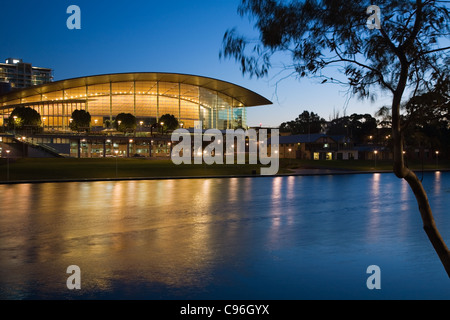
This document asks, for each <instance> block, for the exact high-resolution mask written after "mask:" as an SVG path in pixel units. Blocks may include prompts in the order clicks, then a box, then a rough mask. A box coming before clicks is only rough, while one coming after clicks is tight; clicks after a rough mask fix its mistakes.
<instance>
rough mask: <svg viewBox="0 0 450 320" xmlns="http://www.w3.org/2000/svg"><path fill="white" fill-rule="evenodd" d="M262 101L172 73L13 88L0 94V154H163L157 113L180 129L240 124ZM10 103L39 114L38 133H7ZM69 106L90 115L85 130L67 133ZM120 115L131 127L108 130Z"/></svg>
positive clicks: (166, 146) (166, 145) (165, 138)
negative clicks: (123, 130)
mask: <svg viewBox="0 0 450 320" xmlns="http://www.w3.org/2000/svg"><path fill="white" fill-rule="evenodd" d="M270 104H272V102H270V101H269V100H267V99H266V98H264V97H263V96H261V95H259V94H257V93H255V92H253V91H251V90H248V89H246V88H244V87H241V86H239V85H236V84H233V83H230V82H226V81H221V80H217V79H213V78H208V77H202V76H196V75H186V74H177V73H151V72H145V73H144V72H139V73H117V74H105V75H94V76H86V77H80V78H73V79H67V80H60V81H54V82H48V83H44V84H39V85H33V86H29V87H26V88H13V89H12V90H11V91H9V92H6V93H3V94H0V128H2V132H3V133H0V155H1V156H2V157H21V156H23V157H38V156H45V155H48V154H49V153H50V154H52V155H55V156H61V155H62V156H68V157H78V158H80V157H81V158H91V157H108V156H122V157H131V156H144V157H157V156H168V155H169V154H170V150H171V143H170V135H168V134H167V133H166V132H165V133H164V134H161V133H162V132H161V128H160V127H158V121H159V118H160V117H161V116H163V115H165V114H171V115H173V116H175V117H176V118H177V120H178V123H179V125H180V127H183V128H186V129H190V128H194V123H195V122H197V121H201V123H202V125H203V128H202V129H211V128H215V129H219V130H225V129H235V128H246V127H247V121H246V120H247V118H246V108H248V107H253V106H263V105H270ZM17 107H30V108H32V109H34V110H36V111H37V112H38V113H39V114H40V116H41V125H42V127H43V128H42V130H41V131H40V133H34V134H27V133H23V132H22V133H18V132H15V130H14V133H13V132H11V128H9V129H8V126H7V124H8V121H9V117H10V115H11V113H12V111H13V110H14V109H15V108H17ZM74 110H86V111H88V112H89V114H90V115H91V130H90V132H89V133H84V134H83V133H76V132H71V130H70V122H71V121H72V118H71V116H72V113H73V111H74ZM120 113H131V114H132V115H134V116H135V118H136V124H137V128H136V130H135V131H134V132H133V133H131V134H130V133H128V134H124V133H120V132H117V131H115V129H114V126H113V125H112V124H113V123H114V121H115V118H116V116H117V115H118V114H120ZM197 129H200V128H197ZM18 134H19V135H20V136H18Z"/></svg>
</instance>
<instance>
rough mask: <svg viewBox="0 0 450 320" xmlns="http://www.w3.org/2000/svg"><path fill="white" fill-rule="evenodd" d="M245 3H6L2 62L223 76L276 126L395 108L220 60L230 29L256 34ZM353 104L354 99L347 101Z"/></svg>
mask: <svg viewBox="0 0 450 320" xmlns="http://www.w3.org/2000/svg"><path fill="white" fill-rule="evenodd" d="M239 2H240V1H239V0H189V1H186V0H164V1H154V0H146V1H141V0H129V1H106V0H90V1H86V0H71V1H65V0H51V1H50V0H49V1H46V0H43V1H35V0H15V1H5V2H4V3H2V6H1V11H2V19H0V32H1V42H0V60H5V59H7V58H20V59H23V60H24V62H29V63H32V64H33V65H34V66H39V67H48V68H52V69H53V70H54V81H57V80H63V79H69V78H75V77H82V76H89V75H97V74H108V73H121V72H174V73H183V74H192V75H199V76H205V77H211V78H216V79H219V80H223V81H228V82H232V83H234V84H237V85H240V86H243V87H245V88H247V89H250V90H252V91H254V92H256V93H258V94H260V95H262V96H264V97H266V98H267V99H269V100H270V101H272V102H273V104H272V105H269V106H258V107H252V108H248V112H247V125H249V126H259V125H262V126H268V127H276V126H279V125H280V124H281V123H282V122H285V121H290V120H294V119H295V118H296V117H297V116H298V115H299V114H300V113H302V112H303V111H304V110H308V111H312V112H314V113H317V114H319V115H320V116H321V117H323V118H325V119H326V120H329V119H330V117H331V116H332V115H333V114H335V113H339V114H340V115H341V116H342V115H343V114H344V108H345V107H346V110H345V112H346V114H347V115H350V114H352V113H370V114H372V115H373V114H374V112H375V111H376V110H377V109H378V108H380V107H381V106H383V105H388V104H389V100H390V97H389V95H388V94H387V93H386V94H385V95H381V96H380V97H379V99H378V100H377V101H376V102H375V103H372V102H370V101H360V100H358V99H357V98H356V97H355V98H351V99H350V100H349V101H347V99H348V97H347V96H346V94H345V91H346V90H345V88H342V87H340V86H338V85H335V84H320V82H319V81H318V80H317V79H314V80H312V79H301V80H298V79H296V78H295V77H293V76H292V77H287V78H286V79H282V78H283V76H284V75H287V73H282V74H281V75H278V72H279V70H277V69H274V70H273V72H272V73H271V74H269V76H268V77H267V78H262V79H261V78H260V79H258V78H250V77H249V76H248V75H242V73H241V70H240V69H239V65H238V64H237V63H236V62H235V61H234V60H224V59H220V58H219V52H220V50H221V46H222V39H223V35H224V33H225V32H226V31H227V30H228V29H231V28H234V27H236V28H237V30H238V32H240V33H242V34H245V35H247V34H255V31H254V30H253V27H252V24H251V23H250V21H249V19H248V18H246V17H241V16H239V15H238V13H237V8H238V5H239ZM70 5H77V6H79V8H80V9H81V29H79V30H77V29H72V30H69V29H68V28H67V24H66V22H67V19H68V18H69V17H70V16H71V14H68V13H67V12H66V11H67V8H68V7H69V6H70ZM347 102H348V104H347Z"/></svg>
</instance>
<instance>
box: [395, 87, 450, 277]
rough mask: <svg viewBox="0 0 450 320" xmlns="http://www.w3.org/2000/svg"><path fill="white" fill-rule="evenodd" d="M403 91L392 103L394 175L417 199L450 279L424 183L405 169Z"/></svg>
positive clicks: (449, 258)
mask: <svg viewBox="0 0 450 320" xmlns="http://www.w3.org/2000/svg"><path fill="white" fill-rule="evenodd" d="M402 93H403V90H401V88H400V90H397V91H396V92H395V93H394V98H393V103H392V138H393V142H394V168H393V169H394V173H395V175H396V176H397V177H398V178H400V179H405V180H406V181H407V182H408V184H409V186H410V188H411V189H412V191H413V193H414V196H415V197H416V200H417V204H418V206H419V211H420V215H421V217H422V222H423V229H424V230H425V232H426V234H427V236H428V239H429V240H430V242H431V244H432V245H433V247H434V250H435V251H436V253H437V254H438V256H439V259H440V260H441V262H442V264H443V266H444V268H445V271H446V272H447V275H448V276H449V277H450V251H449V250H448V248H447V245H446V244H445V242H444V240H443V239H442V236H441V235H440V233H439V231H438V229H437V227H436V224H435V222H434V218H433V213H432V211H431V207H430V203H429V202H428V197H427V193H426V192H425V189H424V188H423V186H422V183H421V182H420V180H419V179H418V178H417V176H416V174H415V173H414V172H413V171H412V170H410V169H409V168H407V167H405V163H404V158H403V134H402V130H401V124H400V102H401V96H402Z"/></svg>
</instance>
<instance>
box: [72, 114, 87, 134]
mask: <svg viewBox="0 0 450 320" xmlns="http://www.w3.org/2000/svg"><path fill="white" fill-rule="evenodd" d="M69 127H70V130H72V131H77V132H80V131H87V132H88V131H89V130H90V127H91V115H90V113H89V112H87V111H86V110H81V109H77V110H74V111H73V112H72V117H71V120H70V124H69Z"/></svg>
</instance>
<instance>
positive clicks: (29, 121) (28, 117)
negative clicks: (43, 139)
mask: <svg viewBox="0 0 450 320" xmlns="http://www.w3.org/2000/svg"><path fill="white" fill-rule="evenodd" d="M41 123H42V122H41V115H40V114H39V113H38V112H37V111H36V110H34V109H31V108H30V107H16V108H15V109H14V110H13V111H12V112H11V115H10V116H9V119H8V129H9V130H13V129H15V130H22V129H25V128H32V129H33V128H37V127H39V126H41Z"/></svg>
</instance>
